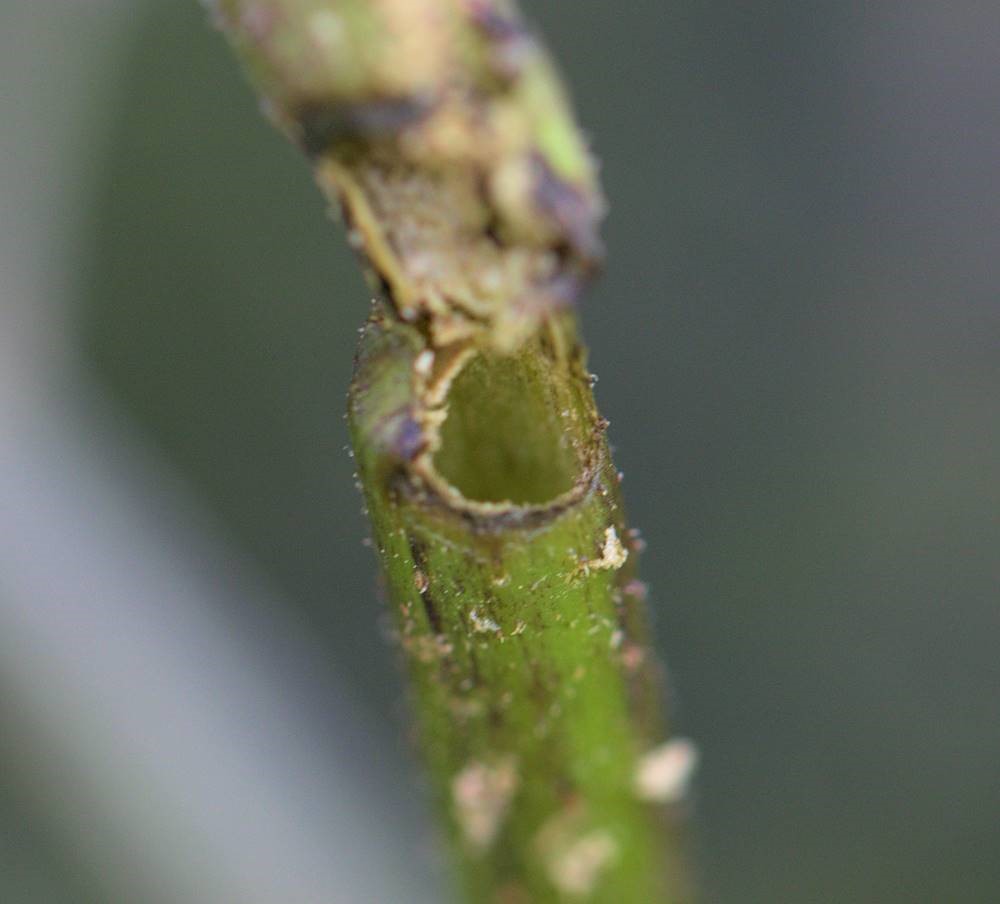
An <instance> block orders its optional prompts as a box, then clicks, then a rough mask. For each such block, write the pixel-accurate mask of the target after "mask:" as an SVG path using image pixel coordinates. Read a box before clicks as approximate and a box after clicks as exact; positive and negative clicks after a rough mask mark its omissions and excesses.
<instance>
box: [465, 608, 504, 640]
mask: <svg viewBox="0 0 1000 904" xmlns="http://www.w3.org/2000/svg"><path fill="white" fill-rule="evenodd" d="M469 621H470V622H472V629H473V630H474V631H478V632H479V633H480V634H499V633H500V626H499V625H498V624H497V623H496V622H495V621H493V619H492V618H490V617H489V616H488V615H482V614H481V613H480V612H479V610H478V609H473V610H472V611H471V612H470V613H469Z"/></svg>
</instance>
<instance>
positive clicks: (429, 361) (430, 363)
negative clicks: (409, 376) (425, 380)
mask: <svg viewBox="0 0 1000 904" xmlns="http://www.w3.org/2000/svg"><path fill="white" fill-rule="evenodd" d="M432 367H434V352H432V351H431V350H430V349H429V348H425V349H424V350H423V351H422V352H421V353H420V354H419V355H417V357H416V358H414V360H413V370H414V372H415V373H416V374H417V375H418V376H421V377H428V376H430V373H431V368H432Z"/></svg>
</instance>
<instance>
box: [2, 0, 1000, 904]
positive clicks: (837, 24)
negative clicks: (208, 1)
mask: <svg viewBox="0 0 1000 904" xmlns="http://www.w3.org/2000/svg"><path fill="white" fill-rule="evenodd" d="M525 6H526V7H527V9H528V11H529V13H530V14H531V16H532V17H533V18H534V19H535V20H536V21H538V22H539V23H540V24H541V26H542V27H543V29H544V30H545V32H546V34H547V36H548V38H549V41H550V43H551V44H552V45H553V46H554V47H555V49H556V51H557V53H558V56H559V58H560V61H561V63H562V65H563V67H564V70H565V72H566V74H567V77H568V79H569V81H570V83H571V85H572V88H573V93H574V96H575V98H576V102H577V107H578V110H579V113H580V117H581V120H582V121H583V123H584V124H585V126H586V128H587V129H588V130H589V132H590V134H591V136H592V139H593V143H594V146H595V148H596V150H597V152H598V154H599V155H600V157H601V159H602V160H603V163H604V169H603V172H604V180H605V185H606V189H607V193H608V195H609V197H610V199H611V203H612V210H611V216H610V218H609V220H608V222H607V226H606V230H605V235H606V238H607V243H608V247H609V265H608V269H607V273H606V275H605V277H604V278H603V280H602V281H601V283H600V284H599V285H598V286H597V287H596V288H595V289H594V290H593V291H592V292H591V293H590V294H589V296H588V297H587V299H586V301H585V303H584V310H583V314H584V321H585V329H586V333H587V335H588V337H589V340H590V342H591V346H592V369H594V370H596V371H597V373H598V374H599V375H600V384H599V385H598V387H597V388H598V394H599V398H600V402H601V404H602V406H603V409H604V411H605V413H606V414H607V415H608V416H609V417H610V419H611V422H612V427H611V435H612V439H613V441H614V443H615V444H616V447H617V456H618V460H619V463H620V465H621V466H622V468H623V470H624V472H625V475H626V481H625V489H626V498H627V501H628V504H629V508H630V512H631V517H632V520H633V522H634V523H636V524H638V525H639V526H640V527H641V528H642V529H643V532H644V535H645V537H646V539H647V541H648V544H649V549H648V552H647V553H646V555H645V557H644V560H643V563H642V569H643V574H644V577H645V578H646V579H647V580H648V581H649V582H650V584H651V586H652V591H653V593H652V600H653V605H654V608H655V613H654V615H655V620H656V627H657V633H658V637H659V642H660V647H661V650H662V651H663V653H664V654H665V656H666V658H667V660H668V663H669V667H670V673H671V678H672V683H673V686H674V690H675V699H674V702H673V706H674V712H675V716H676V722H677V724H678V727H679V729H680V730H681V731H683V733H685V734H688V735H690V736H692V737H693V738H695V739H696V740H697V742H698V744H699V746H700V749H701V752H702V766H701V769H700V773H699V777H698V784H697V789H696V794H695V811H696V814H697V825H696V834H697V843H698V849H699V852H700V872H701V874H702V876H703V883H702V884H703V887H704V889H705V897H706V899H707V900H709V901H714V902H733V904H736V902H739V904H747V902H762V904H763V902H768V904H773V902H827V901H829V902H845V901H850V902H871V904H892V902H908V904H909V902H945V901H947V902H992V901H997V900H1000V718H998V715H1000V714H998V691H1000V665H998V656H997V650H998V642H1000V606H998V602H1000V599H998V597H1000V454H998V449H1000V405H998V394H1000V188H998V178H997V177H998V169H1000V54H998V51H997V47H998V46H1000V7H997V5H996V4H991V3H979V2H971V0H958V2H952V3H948V4H942V3H939V2H925V0H908V2H902V0H898V2H890V0H883V2H874V3H867V4H861V3H844V2H815V3H801V2H797V3H796V2H791V0H776V2H770V3H758V4H706V3H702V2H693V0H673V2H668V3H663V2H655V3H654V2H652V0H633V2H630V3H612V2H609V0H602V2H597V0H559V2H542V0H535V2H533V3H527V2H526V3H525ZM0 85H2V88H0V111H2V119H0V122H2V123H3V129H2V132H0V155H2V156H0V901H3V902H14V904H19V902H83V901H87V902H89V901H94V902H134V901H142V902H160V901H163V902H185V904H191V902H199V904H200V902H205V904H215V902H240V904H243V902H261V904H276V902H282V904H310V902H330V901H337V902H341V901H344V902H369V901H370V902H395V901H400V902H404V901H405V902H421V901H426V902H431V901H435V900H438V899H439V898H440V895H441V893H442V892H441V889H442V887H443V884H442V883H443V879H442V876H441V874H440V863H439V860H438V857H437V855H436V853H435V844H434V833H433V829H432V828H431V827H430V823H429V822H428V820H427V815H426V813H425V812H424V801H423V797H422V780H421V777H420V773H419V770H418V769H417V768H416V766H415V765H414V762H413V758H412V756H411V748H410V742H409V740H408V736H407V726H406V719H405V706H404V697H403V694H402V690H401V680H400V676H399V673H398V670H397V667H396V661H395V656H394V653H393V651H392V649H391V648H390V647H389V646H388V645H387V644H386V642H385V641H384V640H383V637H382V633H381V631H380V627H379V623H380V604H379V603H378V600H377V595H376V588H375V579H374V560H373V557H372V556H371V554H370V553H369V551H367V550H366V549H364V548H363V546H362V540H363V538H364V537H365V536H366V526H365V523H364V520H363V518H362V516H361V513H360V500H359V498H358V496H357V494H356V491H355V489H354V486H353V480H352V463H351V461H350V459H349V457H348V455H347V453H346V451H345V444H346V442H347V436H346V431H345V427H344V423H343V420H342V411H343V408H344V401H343V400H344V393H345V390H346V386H347V382H348V378H349V374H350V366H351V356H352V350H353V344H354V340H355V338H356V327H357V326H358V325H359V324H360V322H361V320H362V319H363V317H364V315H365V311H366V300H367V293H366V290H365V288H364V285H363V283H362V280H361V277H360V275H359V273H358V272H357V268H356V266H355V264H354V262H353V260H352V259H351V256H350V255H349V253H348V252H347V250H346V248H345V244H344V242H343V237H342V236H341V235H340V234H339V232H338V229H337V228H336V227H335V226H334V225H333V224H331V223H330V222H329V221H328V219H327V217H326V215H325V211H324V207H323V203H322V201H321V199H320V198H319V196H318V194H317V193H316V192H315V191H314V189H313V187H312V184H311V180H310V175H309V173H308V170H307V168H306V166H305V165H304V163H303V161H302V160H301V159H300V158H299V156H298V154H297V153H296V152H295V151H294V150H293V149H292V148H291V147H289V146H287V145H286V144H285V142H284V141H283V140H282V139H281V138H280V137H279V136H278V135H277V134H276V133H274V132H273V131H272V130H271V129H270V128H269V127H268V126H267V125H266V123H265V122H264V121H263V120H262V119H261V117H260V116H259V115H258V113H257V110H256V106H255V101H254V99H253V97H252V95H251V93H250V91H249V90H248V89H247V87H246V86H245V85H244V84H243V82H242V80H241V78H240V76H239V74H238V72H237V70H236V67H235V65H234V63H233V61H232V59H231V58H230V57H229V55H228V54H227V52H226V51H225V48H224V47H223V45H222V42H221V39H220V38H219V37H218V36H217V35H216V34H215V33H214V32H212V31H211V30H210V29H209V28H208V27H207V24H206V16H205V14H204V12H203V11H202V10H201V9H200V7H199V6H198V5H197V4H196V3H195V2H194V0H187V2H178V0H142V2H139V0H90V2H87V3H80V2H74V0H54V2H48V3H44V4H43V3H27V2H21V0H0Z"/></svg>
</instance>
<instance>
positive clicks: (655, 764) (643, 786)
mask: <svg viewBox="0 0 1000 904" xmlns="http://www.w3.org/2000/svg"><path fill="white" fill-rule="evenodd" d="M697 765H698V748H697V747H695V745H694V742H692V741H690V740H688V739H687V738H674V739H673V740H672V741H667V742H666V743H664V744H661V745H660V746H659V747H654V748H653V749H652V750H650V751H649V752H647V753H646V754H644V755H643V756H641V757H640V758H639V763H638V765H637V766H636V770H635V783H634V788H635V793H636V796H637V797H640V798H641V799H642V800H648V801H652V802H654V803H660V804H666V803H674V802H675V801H678V800H680V799H681V798H683V797H684V795H685V794H686V793H687V789H688V785H689V784H690V781H691V775H692V774H693V773H694V770H695V766H697Z"/></svg>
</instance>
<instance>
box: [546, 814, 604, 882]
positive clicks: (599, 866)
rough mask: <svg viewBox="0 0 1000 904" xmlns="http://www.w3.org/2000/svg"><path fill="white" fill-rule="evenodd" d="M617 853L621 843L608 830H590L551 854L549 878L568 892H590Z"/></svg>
mask: <svg viewBox="0 0 1000 904" xmlns="http://www.w3.org/2000/svg"><path fill="white" fill-rule="evenodd" d="M617 854H618V845H617V844H616V843H615V840H614V839H613V838H612V837H611V836H610V835H609V834H608V833H607V832H605V831H603V830H597V831H594V832H590V833H588V834H586V835H584V836H583V837H582V838H580V839H578V840H577V841H575V842H573V843H572V844H571V845H569V846H568V847H566V848H565V849H563V850H561V851H559V853H557V854H555V855H554V856H551V857H550V858H549V861H548V864H547V866H548V874H549V879H551V880H552V884H553V885H555V886H556V888H558V889H559V890H560V891H561V892H564V893H565V894H567V895H576V896H582V895H588V894H590V892H591V891H592V890H593V888H594V885H595V884H596V882H597V880H598V878H599V877H600V874H601V872H602V871H603V870H604V868H605V867H606V866H607V865H608V864H609V863H611V861H612V860H613V859H614V858H615V856H617Z"/></svg>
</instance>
